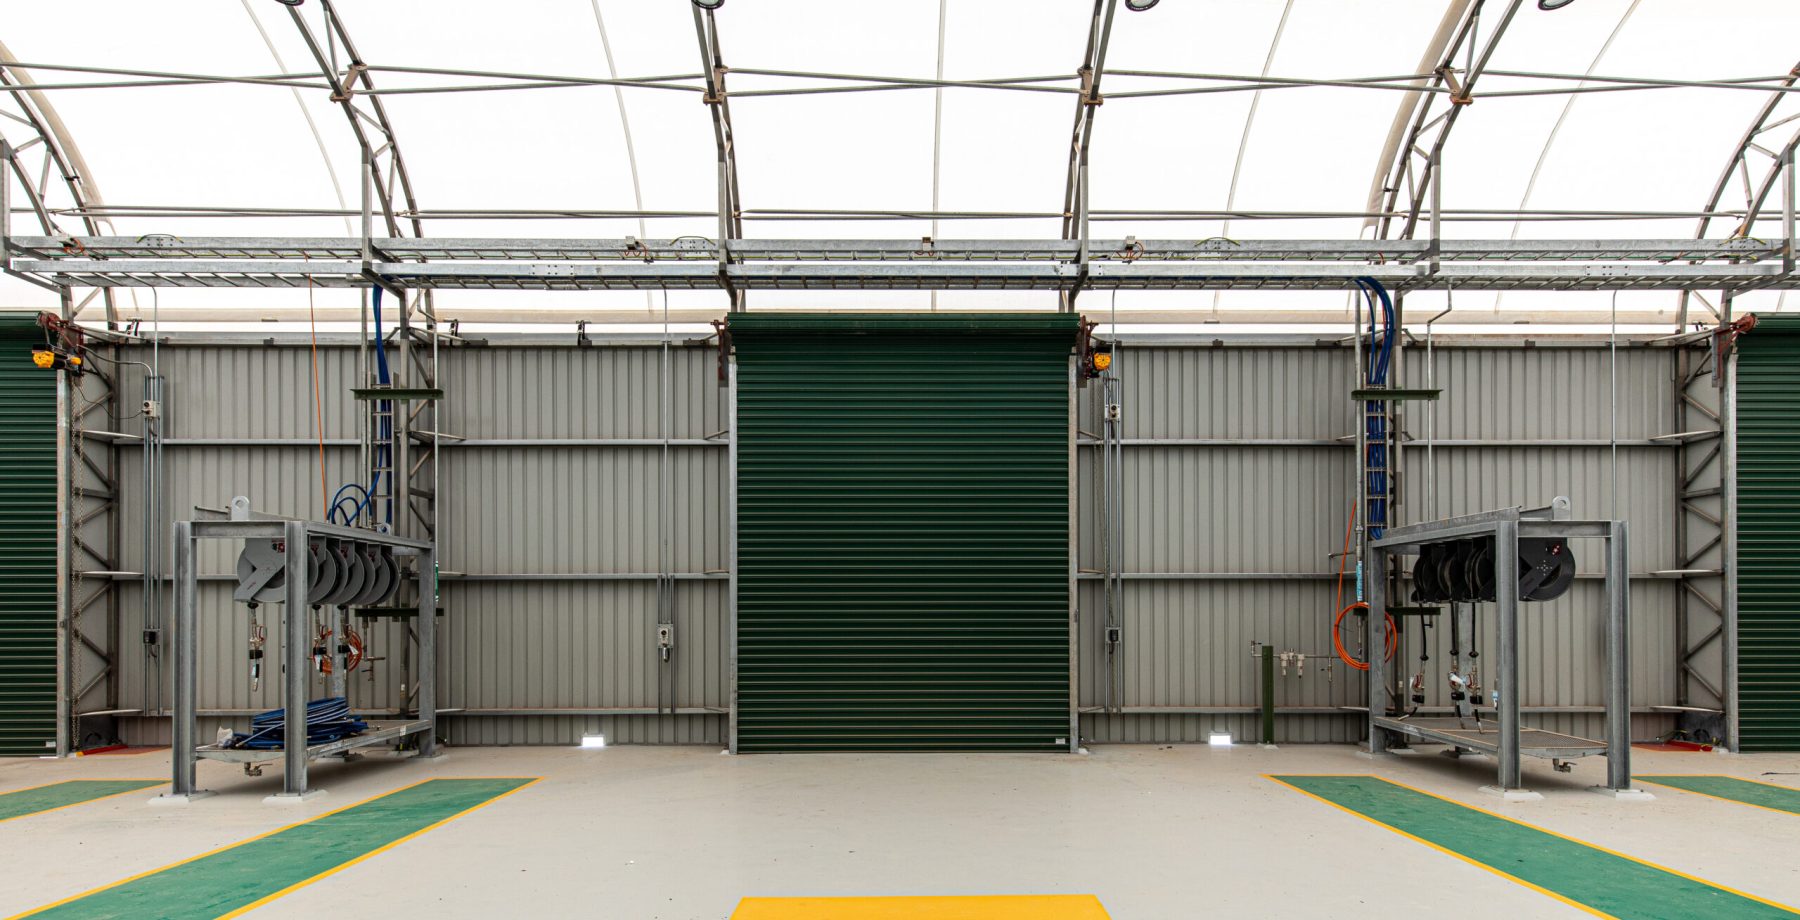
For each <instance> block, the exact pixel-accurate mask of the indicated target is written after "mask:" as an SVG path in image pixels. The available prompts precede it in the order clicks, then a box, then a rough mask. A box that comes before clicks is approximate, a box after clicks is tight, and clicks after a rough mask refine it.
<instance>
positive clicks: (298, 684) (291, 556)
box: [182, 521, 312, 796]
mask: <svg viewBox="0 0 1800 920" xmlns="http://www.w3.org/2000/svg"><path fill="white" fill-rule="evenodd" d="M281 535H282V540H283V542H284V543H285V544H286V547H285V550H286V551H285V552H284V553H283V554H282V562H281V565H282V577H283V578H286V579H287V598H286V604H285V605H284V608H283V610H282V611H281V614H282V619H283V622H284V623H285V624H286V627H287V628H286V629H285V630H284V631H283V634H282V640H281V660H282V662H283V667H284V668H285V669H286V671H285V673H284V674H283V675H282V677H283V680H282V687H283V692H282V699H281V705H282V706H283V707H284V708H285V709H286V710H287V713H286V715H287V718H286V721H285V725H284V727H283V739H282V755H283V761H284V763H283V765H282V768H283V775H282V777H281V794H282V795H284V796H304V795H306V703H307V699H306V697H307V690H308V687H309V686H310V685H311V683H312V681H311V677H312V675H311V674H309V673H308V668H309V667H311V664H310V662H309V661H308V656H307V652H308V650H309V644H308V636H307V635H306V632H307V625H308V620H309V619H310V618H309V617H307V615H306V611H307V604H306V595H307V591H308V589H310V588H311V586H312V585H311V573H310V572H308V568H309V566H308V565H307V559H306V522H305V521H285V522H283V523H282V526H281ZM182 641H183V642H186V641H188V640H185V639H184V640H182ZM189 673H190V675H191V673H192V669H191V668H190V669H189Z"/></svg>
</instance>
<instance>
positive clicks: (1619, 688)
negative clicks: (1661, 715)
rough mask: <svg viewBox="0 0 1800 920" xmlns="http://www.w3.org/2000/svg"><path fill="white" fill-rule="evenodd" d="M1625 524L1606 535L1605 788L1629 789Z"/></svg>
mask: <svg viewBox="0 0 1800 920" xmlns="http://www.w3.org/2000/svg"><path fill="white" fill-rule="evenodd" d="M1627 559H1628V557H1627V556H1626V552H1625V522H1624V521H1613V522H1612V525H1611V527H1609V528H1608V531H1607V536H1606V788H1608V789H1613V790H1616V791H1620V792H1622V791H1624V790H1627V789H1630V788H1631V633H1630V631H1629V630H1630V627H1631V578H1630V576H1629V574H1628V573H1629V571H1630V570H1629V569H1628V568H1627V565H1628V564H1629V563H1628V561H1627Z"/></svg>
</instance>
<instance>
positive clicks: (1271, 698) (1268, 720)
mask: <svg viewBox="0 0 1800 920" xmlns="http://www.w3.org/2000/svg"><path fill="white" fill-rule="evenodd" d="M1262 743H1264V744H1274V743H1275V646H1273V645H1265V646H1263V647H1262Z"/></svg>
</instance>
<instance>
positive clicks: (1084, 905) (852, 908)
mask: <svg viewBox="0 0 1800 920" xmlns="http://www.w3.org/2000/svg"><path fill="white" fill-rule="evenodd" d="M1109 917H1110V915H1109V914H1108V913H1107V912H1106V908H1104V907H1102V906H1100V899H1099V898H1097V897H1094V896H1093V895H1091V894H1042V895H976V896H970V897H949V896H945V897H889V898H745V899H743V900H742V901H739V902H738V906H737V910H735V911H733V912H732V914H731V920H1109Z"/></svg>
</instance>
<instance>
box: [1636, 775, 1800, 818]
mask: <svg viewBox="0 0 1800 920" xmlns="http://www.w3.org/2000/svg"><path fill="white" fill-rule="evenodd" d="M1637 779H1639V780H1642V781H1644V782H1646V783H1655V784H1657V785H1659V786H1673V787H1675V788H1676V789H1685V790H1687V791H1688V792H1698V793H1700V794H1701V795H1710V796H1713V797H1714V798H1720V799H1730V800H1732V801H1733V802H1743V803H1744V804H1746V805H1760V806H1762V807H1764V808H1772V809H1774V810H1776V811H1785V812H1790V813H1792V814H1796V815H1800V789H1790V788H1788V787H1786V786H1775V785H1770V784H1769V783H1759V782H1755V781H1754V780H1747V779H1738V778H1737V777H1734V776H1687V775H1669V776H1639V777H1637Z"/></svg>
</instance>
